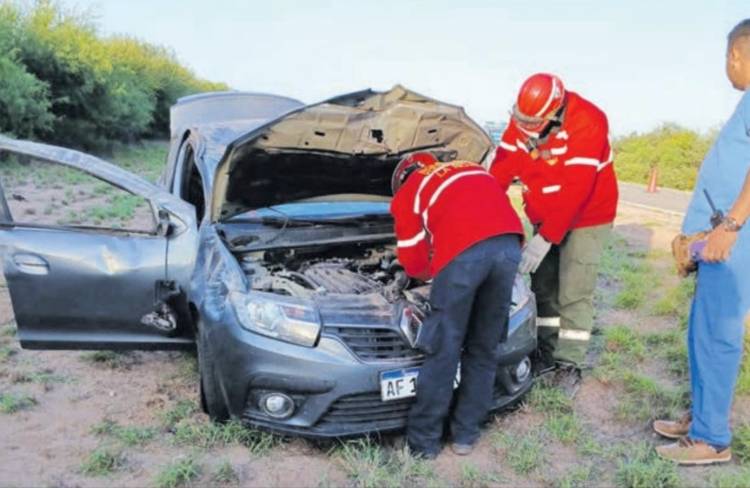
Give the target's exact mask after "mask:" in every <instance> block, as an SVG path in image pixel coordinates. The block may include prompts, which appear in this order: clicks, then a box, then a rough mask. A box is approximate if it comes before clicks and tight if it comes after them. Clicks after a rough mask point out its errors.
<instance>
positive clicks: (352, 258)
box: [238, 244, 430, 313]
mask: <svg viewBox="0 0 750 488" xmlns="http://www.w3.org/2000/svg"><path fill="white" fill-rule="evenodd" d="M238 260H239V263H240V266H241V267H242V269H243V271H244V273H245V275H246V276H247V278H248V281H249V283H250V288H251V289H252V290H255V291H264V292H269V293H277V294H281V295H287V296H293V297H299V298H308V299H313V298H315V297H322V296H327V295H367V294H378V295H381V296H382V297H383V298H385V300H386V301H388V302H389V303H395V302H397V301H400V300H402V299H406V300H407V301H408V302H410V303H411V304H413V305H415V306H417V307H418V309H419V310H420V311H422V312H423V313H424V312H426V311H427V308H428V307H429V305H428V298H429V290H430V287H429V285H427V284H426V283H424V282H422V281H419V280H414V279H411V278H409V277H408V276H407V275H406V273H405V272H404V270H403V268H402V267H401V265H400V264H399V263H398V260H397V259H396V254H395V252H394V249H393V246H389V245H382V244H380V245H370V246H367V245H362V244H348V245H337V246H324V247H302V248H295V249H279V250H267V251H254V252H247V253H243V254H240V255H238Z"/></svg>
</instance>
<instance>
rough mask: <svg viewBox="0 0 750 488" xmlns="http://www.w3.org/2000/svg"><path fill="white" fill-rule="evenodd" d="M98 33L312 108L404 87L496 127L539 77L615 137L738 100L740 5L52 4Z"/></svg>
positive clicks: (170, 0)
mask: <svg viewBox="0 0 750 488" xmlns="http://www.w3.org/2000/svg"><path fill="white" fill-rule="evenodd" d="M63 3H64V4H65V5H68V6H70V7H74V8H78V9H91V10H92V11H93V12H94V13H95V14H96V15H97V17H98V20H99V26H100V30H101V32H102V33H103V34H105V35H114V34H126V35H129V36H134V37H137V38H139V39H142V40H144V41H147V42H151V43H156V44H160V45H164V46H167V47H170V48H172V49H173V50H174V52H175V53H176V55H177V57H178V59H179V60H180V61H181V62H183V63H184V64H186V65H187V66H189V67H190V68H191V69H193V70H194V71H195V73H196V74H197V75H198V76H200V77H202V78H206V79H210V80H213V81H223V82H226V83H228V84H229V85H230V86H231V87H232V88H233V89H238V90H248V91H257V92H266V93H275V94H280V95H286V96H291V97H294V98H298V99H300V100H302V101H304V102H308V103H312V102H317V101H320V100H323V99H326V98H328V97H331V96H335V95H339V94H343V93H347V92H351V91H357V90H361V89H364V88H373V89H376V90H384V89H388V88H390V87H391V86H393V85H394V84H397V83H399V84H402V85H404V86H406V87H407V88H410V89H412V90H414V91H416V92H419V93H422V94H424V95H428V96H431V97H433V98H437V99H439V100H442V101H446V102H450V103H454V104H458V105H462V106H464V107H465V109H466V111H467V112H468V114H469V115H470V116H471V117H472V118H474V119H475V120H476V121H477V122H480V123H484V122H485V121H489V120H492V121H504V120H507V118H508V111H509V110H510V108H511V107H512V105H513V102H514V99H515V97H516V94H517V90H518V88H519V86H520V84H521V83H522V82H523V80H524V79H525V78H526V77H527V76H529V75H531V74H533V73H535V72H539V71H547V72H552V73H555V74H557V75H559V76H560V77H562V79H563V81H564V83H565V84H566V86H567V88H568V89H570V90H572V91H575V92H578V93H579V94H581V95H583V96H584V97H586V98H588V99H589V100H591V101H593V102H594V103H596V104H597V105H598V106H600V107H601V108H602V109H603V110H604V111H605V112H606V113H607V114H608V116H609V120H610V127H611V131H612V132H613V134H614V135H625V134H628V133H630V132H633V131H641V132H642V131H647V130H651V129H653V128H655V127H657V126H658V125H660V124H662V123H665V122H676V123H678V124H681V125H684V126H686V127H689V128H692V129H696V130H708V129H711V128H714V127H717V126H718V125H720V124H721V123H722V122H723V121H725V120H726V119H727V118H728V117H729V115H730V114H731V111H732V110H733V109H734V106H735V105H736V104H737V101H738V100H739V97H740V96H741V93H740V92H738V91H736V90H733V89H732V87H731V86H730V84H729V82H728V81H727V79H726V75H725V73H724V62H725V52H726V35H727V33H728V32H729V30H731V28H732V27H733V26H734V25H736V24H737V23H738V22H739V21H740V20H742V19H744V18H747V17H750V1H748V0H704V1H695V0H617V1H615V0H598V1H594V0H565V1H552V0H538V1H535V2H532V1H528V0H525V1H520V0H494V1H489V0H487V1H482V0H453V1H445V0H427V1H421V0H419V1H416V0H415V1H410V0H377V1H359V0H349V1H343V0H334V1H324V0H255V1H242V0H199V1H196V0H179V1H178V0H64V1H63Z"/></svg>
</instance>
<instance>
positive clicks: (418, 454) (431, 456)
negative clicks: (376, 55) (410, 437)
mask: <svg viewBox="0 0 750 488" xmlns="http://www.w3.org/2000/svg"><path fill="white" fill-rule="evenodd" d="M407 446H408V448H409V454H411V455H412V457H414V458H416V459H421V460H423V461H433V460H435V459H437V457H438V454H440V450H439V449H438V450H435V451H428V450H423V449H417V448H415V447H412V446H411V445H409V444H407Z"/></svg>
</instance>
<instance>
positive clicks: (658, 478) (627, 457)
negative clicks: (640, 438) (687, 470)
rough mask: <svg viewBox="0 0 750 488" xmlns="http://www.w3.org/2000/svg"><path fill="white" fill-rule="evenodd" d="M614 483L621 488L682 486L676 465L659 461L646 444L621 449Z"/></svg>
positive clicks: (668, 487)
mask: <svg viewBox="0 0 750 488" xmlns="http://www.w3.org/2000/svg"><path fill="white" fill-rule="evenodd" d="M615 483H616V485H617V486H618V487H621V488H678V487H680V486H682V483H681V481H680V477H679V474H678V472H677V465H676V464H675V463H673V462H671V461H667V460H664V459H661V458H660V457H659V456H658V455H657V454H656V452H655V451H654V448H653V446H651V445H650V444H647V443H641V444H635V445H630V446H627V447H625V448H624V449H622V451H621V457H620V459H619V461H618V463H617V470H616V471H615Z"/></svg>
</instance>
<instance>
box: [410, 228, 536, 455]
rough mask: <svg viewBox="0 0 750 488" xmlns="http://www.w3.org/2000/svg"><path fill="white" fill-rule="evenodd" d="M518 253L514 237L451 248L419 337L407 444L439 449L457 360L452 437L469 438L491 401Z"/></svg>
mask: <svg viewBox="0 0 750 488" xmlns="http://www.w3.org/2000/svg"><path fill="white" fill-rule="evenodd" d="M520 259H521V249H520V242H519V237H518V236H516V235H502V236H497V237H493V238H490V239H487V240H484V241H482V242H479V243H478V244H475V245H474V246H472V247H470V248H469V249H467V250H466V251H464V252H462V253H461V254H459V255H458V256H456V257H455V258H454V259H453V261H451V262H450V263H449V264H448V265H447V266H446V267H445V268H443V270H442V271H441V272H440V273H439V274H438V275H437V276H436V277H435V279H434V281H433V283H432V290H431V292H430V305H431V306H432V312H431V313H430V315H429V317H427V319H426V320H425V322H424V324H423V325H422V328H421V330H420V332H419V335H418V337H417V347H419V348H420V349H422V350H423V351H424V352H425V353H426V358H425V361H424V364H423V365H422V368H421V370H420V373H419V379H418V381H417V400H416V402H415V404H414V405H413V406H412V408H411V410H410V412H409V420H408V424H407V428H406V437H407V440H408V442H409V446H410V447H411V448H412V449H414V450H417V451H420V452H423V453H436V452H438V451H439V450H440V443H441V439H442V436H443V424H444V423H445V421H446V419H447V417H448V413H449V409H450V405H451V401H452V398H453V380H454V378H455V375H456V369H457V368H458V363H459V360H460V361H461V384H460V386H459V388H458V392H457V399H456V406H455V409H454V412H453V415H452V420H451V433H452V435H453V440H454V442H458V443H460V444H473V443H474V442H476V440H477V439H478V438H479V427H480V424H481V423H482V421H483V420H484V419H485V418H486V416H487V413H488V411H489V409H490V406H491V405H492V394H493V389H494V383H495V373H496V371H497V361H498V358H497V350H498V347H497V346H498V344H500V342H502V341H505V339H506V338H507V334H508V313H509V309H510V300H511V294H512V289H513V281H514V279H515V276H516V271H517V270H518V263H519V261H520Z"/></svg>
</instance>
